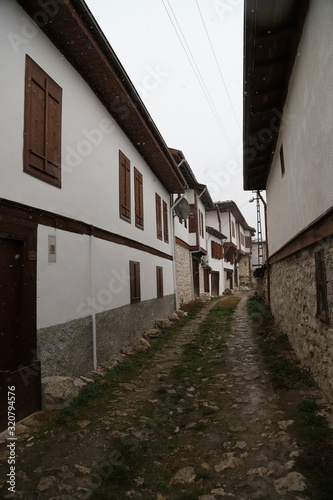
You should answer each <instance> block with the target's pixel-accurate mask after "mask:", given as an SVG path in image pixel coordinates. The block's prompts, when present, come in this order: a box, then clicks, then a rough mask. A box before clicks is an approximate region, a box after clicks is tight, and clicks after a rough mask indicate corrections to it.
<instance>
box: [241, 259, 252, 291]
mask: <svg viewBox="0 0 333 500" xmlns="http://www.w3.org/2000/svg"><path fill="white" fill-rule="evenodd" d="M238 273H239V285H240V286H251V285H252V281H253V278H252V269H251V267H250V258H249V256H248V255H243V256H242V257H241V259H240V261H239V263H238Z"/></svg>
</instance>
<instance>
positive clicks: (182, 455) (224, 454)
mask: <svg viewBox="0 0 333 500" xmlns="http://www.w3.org/2000/svg"><path fill="white" fill-rule="evenodd" d="M222 302H223V301H222ZM214 305H215V304H214V303H209V304H206V305H205V307H204V308H203V310H202V312H201V313H200V314H199V315H198V316H197V318H196V319H195V320H192V321H191V322H190V323H189V324H188V325H187V326H186V327H184V328H183V329H182V331H181V333H180V334H179V335H178V336H177V337H176V338H175V339H174V340H173V341H172V343H171V344H169V345H167V346H165V347H164V348H163V349H161V351H159V352H158V353H157V355H156V357H155V362H154V363H153V365H152V366H150V367H148V368H146V369H143V370H142V371H141V372H140V374H139V376H137V377H136V378H135V379H133V380H131V381H130V383H128V382H127V383H122V384H120V387H119V389H118V390H117V391H113V393H112V395H111V396H110V397H109V398H106V399H105V401H104V402H103V405H102V411H100V412H99V415H98V416H96V415H91V418H89V419H86V420H81V421H79V422H76V423H75V424H73V427H72V429H71V430H70V431H69V430H64V429H59V430H56V431H54V432H53V433H52V434H51V435H48V436H47V439H44V441H42V442H40V441H38V442H35V441H34V439H31V437H32V436H31V437H30V438H29V439H30V440H29V441H26V440H25V441H22V442H20V443H19V444H18V459H19V460H18V464H21V468H20V466H19V465H18V467H17V468H18V470H19V472H18V474H17V491H16V493H15V494H14V495H13V496H7V493H8V492H7V488H6V486H5V485H4V486H3V488H2V489H0V496H1V495H2V496H1V498H24V499H31V500H33V499H36V498H40V499H48V500H72V499H85V498H95V499H116V500H118V499H119V500H122V499H123V498H133V499H139V498H141V499H144V500H146V499H147V500H148V499H156V500H163V499H186V498H187V499H193V500H194V499H200V500H212V499H215V498H221V497H224V496H225V497H233V498H236V499H238V500H241V499H244V500H248V499H257V498H262V499H266V500H267V499H273V500H274V499H285V500H287V499H305V498H312V497H311V495H310V494H309V491H308V490H307V489H306V479H305V478H304V477H303V476H302V475H301V474H299V473H298V472H297V470H295V469H294V460H293V459H294V457H295V456H297V454H298V453H299V449H298V446H297V444H296V443H295V442H294V440H293V437H292V433H291V430H292V421H289V420H288V418H287V416H286V413H285V412H284V409H281V408H280V406H279V395H278V394H277V393H275V392H274V391H273V389H272V387H271V385H270V383H269V379H268V374H267V373H266V372H265V368H264V366H263V364H262V362H261V358H260V355H259V353H258V351H257V348H256V346H255V343H254V340H253V337H252V333H251V329H250V327H249V324H248V318H247V313H246V296H242V300H241V302H240V303H239V305H238V307H237V309H236V312H235V315H234V321H233V325H232V331H231V333H230V335H229V336H228V337H227V338H226V336H225V332H224V323H223V321H224V320H223V321H222V320H221V321H220V323H219V324H218V326H215V327H212V328H213V329H212V330H211V331H209V333H207V332H206V333H205V332H204V333H203V332H200V325H201V324H202V323H203V321H204V320H205V318H206V316H207V314H208V313H209V311H210V309H211V308H212V307H213V306H214ZM221 318H222V316H221ZM225 324H226V323H225ZM225 328H227V327H225ZM6 453H7V451H6V449H5V448H4V446H2V447H1V449H0V454H1V458H2V459H5V458H6ZM6 465H7V464H6ZM7 467H8V466H7ZM3 470H5V469H4V468H3V467H2V468H1V472H3ZM1 479H2V478H1ZM0 486H1V485H0ZM307 495H310V496H307Z"/></svg>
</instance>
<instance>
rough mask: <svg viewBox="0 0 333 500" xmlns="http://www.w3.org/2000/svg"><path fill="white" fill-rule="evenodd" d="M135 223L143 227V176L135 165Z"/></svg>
mask: <svg viewBox="0 0 333 500" xmlns="http://www.w3.org/2000/svg"><path fill="white" fill-rule="evenodd" d="M134 194H135V225H136V227H138V228H140V229H143V178H142V174H141V173H140V172H139V171H138V170H137V169H136V168H135V167H134Z"/></svg>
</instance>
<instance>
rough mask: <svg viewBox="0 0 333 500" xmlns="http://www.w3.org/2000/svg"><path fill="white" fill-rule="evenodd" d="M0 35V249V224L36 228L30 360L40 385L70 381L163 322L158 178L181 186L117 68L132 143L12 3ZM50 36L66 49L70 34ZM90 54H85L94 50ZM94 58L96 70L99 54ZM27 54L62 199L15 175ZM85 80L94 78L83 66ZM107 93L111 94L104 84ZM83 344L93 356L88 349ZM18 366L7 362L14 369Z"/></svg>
mask: <svg viewBox="0 0 333 500" xmlns="http://www.w3.org/2000/svg"><path fill="white" fill-rule="evenodd" d="M33 1H34V0H31V2H27V4H29V5H27V8H28V9H29V8H30V7H31V8H33ZM30 4H31V5H30ZM69 4H70V2H61V5H60V4H59V8H62V9H64V12H66V14H68V12H67V11H66V9H67V8H68V9H70V8H71V5H69ZM40 8H42V7H40ZM81 8H82V9H84V8H85V7H84V5H82V6H81ZM58 15H59V16H60V15H61V14H58ZM70 19H71V22H73V23H78V25H77V26H75V28H76V27H77V28H78V30H79V29H82V30H83V31H85V30H89V26H88V27H87V26H84V25H83V24H82V25H81V24H80V23H84V22H85V21H84V20H82V19H81V18H79V16H78V18H77V19H76V18H74V17H73V18H71V17H70ZM51 21H52V19H51ZM92 24H93V20H92ZM59 29H60V28H59ZM0 30H1V32H2V33H3V35H4V37H3V39H4V40H3V43H2V44H1V45H0V57H1V60H2V62H3V66H4V67H5V68H6V71H3V72H2V73H1V75H0V85H1V88H2V95H3V96H6V98H5V99H3V100H2V113H1V117H0V132H1V134H0V137H1V139H0V143H1V151H2V160H3V161H2V166H1V171H0V204H1V206H0V211H1V218H0V238H1V237H2V238H8V230H6V233H5V231H4V230H3V229H2V224H3V221H5V222H6V224H7V225H10V223H11V222H13V221H14V222H15V224H16V226H17V227H18V226H19V225H20V224H21V225H22V227H23V226H24V225H27V226H30V225H31V228H32V232H33V229H34V228H36V230H37V233H36V250H35V249H34V250H31V251H30V252H29V256H28V257H27V258H28V259H30V260H31V261H36V288H37V296H36V303H35V310H36V321H35V323H36V328H37V345H36V350H37V352H38V360H39V361H40V362H41V372H42V376H49V375H65V376H78V375H80V374H83V373H85V372H87V371H88V370H89V369H91V368H92V367H93V365H94V366H95V367H96V359H94V357H95V356H96V352H95V353H94V352H93V350H94V349H95V351H96V350H97V362H98V363H100V362H107V361H108V360H110V359H111V358H112V356H114V355H115V354H117V353H118V352H119V351H120V349H121V348H122V347H123V346H124V345H129V344H131V343H133V342H134V341H135V340H136V339H137V338H138V337H139V336H141V335H142V334H143V333H144V330H145V329H146V328H149V327H152V326H153V325H154V322H155V319H156V318H157V317H161V316H168V315H169V314H171V313H172V312H173V311H174V309H175V289H176V284H175V280H174V239H173V232H172V224H173V219H172V217H171V211H170V196H171V188H170V184H169V185H168V184H167V182H166V181H165V179H166V178H168V173H170V176H171V177H173V176H176V177H175V178H174V179H177V180H175V186H176V190H175V191H174V192H175V193H180V192H183V187H182V183H181V178H180V176H179V174H178V172H177V171H176V168H175V164H174V163H173V160H172V157H171V155H170V153H169V152H168V150H167V147H166V145H165V144H164V142H163V139H162V138H160V139H158V140H155V138H154V140H153V139H151V136H152V135H153V133H154V134H155V136H158V134H159V133H158V130H157V128H156V126H155V125H154V123H153V122H151V121H150V120H147V119H146V115H145V113H146V111H145V109H144V107H143V105H142V103H141V104H140V102H141V101H139V97H138V96H137V95H136V94H135V93H134V91H133V92H132V93H131V94H130V95H129V94H128V93H127V94H126V92H127V90H126V88H125V85H128V86H130V85H131V83H130V82H129V80H128V77H127V75H126V74H125V72H124V70H123V69H122V68H120V69H119V68H117V70H118V71H123V78H122V79H120V78H119V79H118V80H117V82H116V83H117V85H120V86H121V85H123V86H124V87H123V88H124V95H125V94H126V96H127V99H128V100H127V106H132V108H133V109H134V110H135V111H134V117H136V116H137V115H138V114H139V113H141V117H140V120H141V122H140V127H138V126H137V125H136V127H137V129H136V130H135V126H134V125H133V126H132V130H133V129H134V131H135V133H137V135H138V140H136V138H135V135H134V137H133V136H132V137H131V138H130V136H129V135H128V133H125V132H124V127H123V128H121V127H120V125H118V123H116V121H115V120H114V118H113V117H112V115H111V114H110V113H109V111H108V110H107V107H106V106H105V105H104V104H102V102H104V101H103V99H102V98H98V97H97V95H96V94H95V92H94V91H93V90H92V88H91V87H90V86H89V85H88V83H87V81H86V80H85V79H84V78H83V77H82V76H81V75H80V74H79V73H78V72H77V71H76V69H75V68H74V66H72V65H71V64H70V63H69V62H68V60H67V59H66V57H65V56H64V55H63V54H62V53H61V52H60V51H59V50H58V49H57V48H56V47H55V45H53V43H52V42H51V41H50V39H49V38H48V37H47V36H46V35H45V34H44V33H43V31H42V29H40V28H39V27H38V26H37V25H36V24H34V23H33V21H32V19H31V18H30V17H29V15H28V14H27V13H26V12H25V11H24V10H23V9H22V8H21V7H20V6H19V5H18V4H17V3H16V2H15V1H11V0H4V1H3V2H1V4H0ZM6 35H7V36H6ZM61 36H62V38H63V39H64V40H65V38H66V37H68V44H70V43H71V36H72V34H71V32H70V30H69V31H68V32H67V31H66V30H64V31H63V32H62V34H61ZM93 36H94V35H91V37H92V38H93ZM89 40H91V39H89ZM91 43H92V46H94V43H95V42H91ZM97 43H98V42H96V44H97ZM103 50H108V49H105V48H103ZM110 50H111V49H110ZM96 54H97V55H96V64H97V59H98V57H99V54H100V53H99V52H98V50H96ZM26 55H28V56H29V57H30V58H31V59H32V60H33V61H34V62H35V63H36V64H37V65H38V66H39V67H40V68H41V69H42V70H43V71H44V72H45V73H47V75H48V76H49V77H50V78H51V79H53V80H54V81H55V82H56V84H58V85H59V86H60V87H61V89H62V105H61V109H62V119H61V143H62V144H61V188H58V187H56V186H54V185H51V184H48V183H47V182H44V181H43V180H40V179H38V178H36V177H35V176H33V175H30V174H28V173H26V172H25V171H24V170H23V151H24V132H25V133H27V132H26V125H25V121H26V113H25V104H26V97H25V85H26ZM111 56H112V54H111V53H110V59H112V57H111ZM80 57H82V56H80ZM81 62H82V61H81ZM108 64H110V67H111V69H110V68H109V69H110V74H111V75H112V71H113V66H112V64H117V63H116V62H113V63H111V62H110V63H108ZM91 72H92V75H91V78H95V75H94V74H93V73H94V68H93V67H92V68H91ZM96 78H97V77H96ZM111 78H112V77H111ZM114 78H115V80H116V78H118V76H117V77H116V76H114ZM87 80H88V81H89V78H87ZM119 82H124V83H119ZM97 83H98V82H97ZM109 83H110V87H112V85H111V84H113V83H114V82H113V81H112V80H110V82H109ZM104 91H105V90H104ZM117 97H119V96H117V95H116V96H115V99H116V98H117ZM131 99H134V101H135V100H136V101H135V102H134V101H131ZM138 102H139V104H140V105H139V106H138ZM140 106H141V107H140ZM45 107H46V106H45ZM125 111H128V109H127V110H126V109H125ZM36 121H37V120H36ZM45 121H46V118H45ZM132 130H131V132H132ZM152 131H153V132H152ZM29 132H30V131H28V133H29ZM132 133H133V132H132ZM142 134H146V136H145V137H148V139H147V143H145V147H146V148H147V150H148V148H151V147H153V148H154V151H155V150H157V148H159V150H158V151H159V153H158V154H161V157H163V164H162V166H161V170H162V169H164V174H163V175H164V178H163V177H161V176H162V174H160V172H159V171H158V174H159V176H157V175H156V174H155V173H154V172H156V171H157V170H156V166H155V167H154V169H153V166H152V164H151V163H149V160H145V159H144V158H143V156H142V154H141V153H140V148H139V146H138V144H140V141H142V137H143V136H142ZM149 141H150V142H149ZM141 147H142V144H141ZM120 152H122V153H123V154H124V155H125V156H126V157H127V159H128V160H129V162H130V198H131V221H130V222H128V221H125V220H124V219H123V218H121V217H120V208H119V205H120V179H119V176H120V174H119V172H120V166H119V163H120V160H119V154H120ZM146 157H148V158H149V155H147V156H145V158H146ZM134 167H135V168H136V169H137V170H138V171H139V172H140V173H141V175H142V179H143V196H142V201H143V220H144V225H143V229H140V228H138V227H136V223H135V214H136V212H135V204H136V196H135V181H134ZM161 179H164V181H162V180H161ZM178 188H179V189H178ZM156 194H157V195H159V196H160V198H161V224H162V237H161V238H159V237H158V234H157V215H156ZM163 209H164V210H163ZM166 226H168V231H167V233H168V234H167V235H166ZM24 237H25V236H24ZM22 238H23V236H22ZM22 241H23V239H22ZM130 262H135V263H139V267H140V269H139V274H140V276H138V275H137V281H136V282H135V287H136V288H137V287H138V286H139V292H138V290H137V289H136V292H137V295H138V293H139V295H140V296H139V297H136V300H135V301H134V299H133V293H132V292H133V286H134V285H133V283H134V281H135V280H133V277H132V280H131V279H130ZM161 268H162V271H161ZM138 283H139V285H138ZM158 287H159V288H158ZM131 294H132V297H131ZM24 307H25V306H24ZM31 314H33V312H31ZM94 330H95V332H94ZM35 333H36V332H35ZM94 336H95V340H96V342H97V346H93V342H94V341H95V340H94V341H93V338H94ZM29 349H30V348H29ZM33 351H35V349H33ZM65 352H66V356H64V353H65ZM34 356H35V355H34ZM26 363H28V361H27V362H26ZM21 364H22V362H21V361H20V360H19V359H18V360H17V362H16V366H18V365H21ZM23 364H24V363H23ZM0 369H1V367H0Z"/></svg>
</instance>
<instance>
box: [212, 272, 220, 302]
mask: <svg viewBox="0 0 333 500" xmlns="http://www.w3.org/2000/svg"><path fill="white" fill-rule="evenodd" d="M211 280H212V295H213V296H214V297H218V296H219V295H220V273H219V272H218V271H212V278H211Z"/></svg>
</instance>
